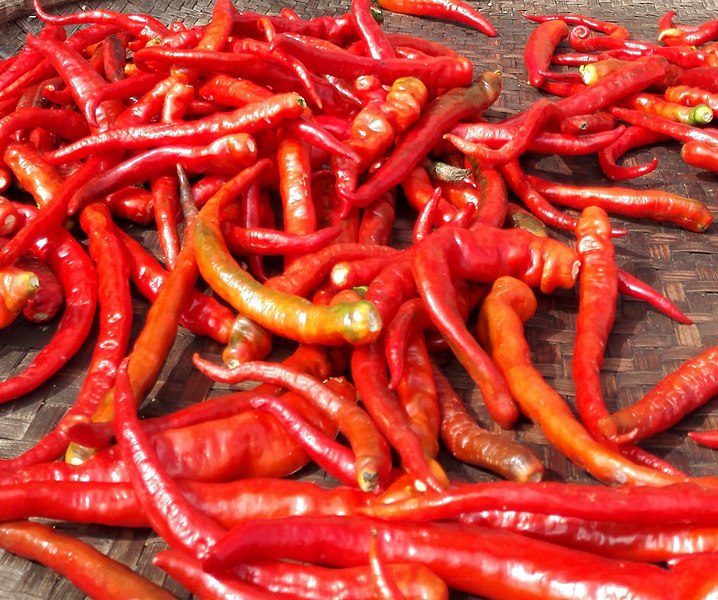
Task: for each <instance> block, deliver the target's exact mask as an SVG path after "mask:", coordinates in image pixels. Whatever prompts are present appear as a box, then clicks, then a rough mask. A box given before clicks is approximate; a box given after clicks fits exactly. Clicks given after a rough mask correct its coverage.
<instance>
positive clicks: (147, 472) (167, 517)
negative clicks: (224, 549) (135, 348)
mask: <svg viewBox="0 0 718 600" xmlns="http://www.w3.org/2000/svg"><path fill="white" fill-rule="evenodd" d="M133 387H134V386H133V384H132V381H131V379H130V374H129V359H125V360H124V361H123V362H122V364H121V365H120V368H119V370H118V372H117V379H116V382H115V394H114V413H115V416H116V419H115V436H116V437H117V441H118V445H119V448H120V451H121V453H122V456H123V458H124V460H125V461H126V462H127V463H128V464H131V465H132V468H131V469H130V478H131V480H132V485H133V487H134V488H135V493H136V494H137V496H138V498H139V500H140V504H141V505H142V507H143V508H144V510H145V513H146V514H147V517H148V520H149V521H150V523H151V524H152V527H153V529H154V530H155V531H157V532H158V533H159V534H160V535H162V537H163V538H164V539H165V540H167V541H168V542H169V543H170V545H171V546H173V547H177V548H182V549H184V550H187V551H189V552H191V553H192V555H193V556H196V557H201V556H203V555H204V554H205V553H206V552H207V551H208V550H209V548H211V547H212V546H213V545H214V544H215V543H216V542H217V541H218V540H219V539H221V537H222V536H223V534H224V528H223V527H222V526H221V525H219V524H217V522H216V521H214V520H213V519H212V518H211V517H209V516H207V515H205V514H204V513H203V512H201V511H199V510H197V509H196V508H195V507H194V506H192V504H190V502H189V501H188V500H187V499H186V498H185V497H184V496H183V495H182V492H181V491H180V489H179V487H178V486H177V484H176V483H175V482H174V481H173V480H172V479H171V478H170V477H169V476H168V475H167V473H166V471H165V469H164V468H163V467H162V465H161V464H160V459H159V457H158V456H157V453H156V451H155V450H154V449H153V448H152V446H151V445H150V441H149V439H148V437H147V435H146V434H145V433H144V432H143V431H142V428H141V427H140V424H139V420H138V419H137V415H136V413H135V410H136V408H135V407H136V406H137V405H138V404H139V403H140V400H139V399H138V398H137V397H136V396H135V395H134V391H133Z"/></svg>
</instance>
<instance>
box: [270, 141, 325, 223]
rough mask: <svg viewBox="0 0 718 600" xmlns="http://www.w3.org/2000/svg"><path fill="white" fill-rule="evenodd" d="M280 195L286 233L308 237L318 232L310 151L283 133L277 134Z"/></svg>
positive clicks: (301, 143)
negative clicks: (313, 199) (313, 198)
mask: <svg viewBox="0 0 718 600" xmlns="http://www.w3.org/2000/svg"><path fill="white" fill-rule="evenodd" d="M277 136H278V140H277V143H278V147H277V162H278V164H280V165H281V168H280V169H279V194H280V197H281V200H282V206H283V209H284V229H285V231H286V232H287V233H295V234H299V235H306V234H309V233H314V232H316V230H317V217H316V213H315V211H314V204H313V201H312V187H311V165H310V159H309V147H308V146H307V145H306V144H305V143H304V142H302V141H300V140H298V139H297V138H296V137H294V136H293V135H291V134H288V133H287V132H285V131H282V130H281V129H280V130H279V131H278V133H277Z"/></svg>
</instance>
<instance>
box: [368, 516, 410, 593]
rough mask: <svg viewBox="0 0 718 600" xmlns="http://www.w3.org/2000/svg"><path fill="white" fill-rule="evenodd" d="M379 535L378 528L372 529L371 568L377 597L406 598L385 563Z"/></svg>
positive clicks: (370, 543) (370, 545)
mask: <svg viewBox="0 0 718 600" xmlns="http://www.w3.org/2000/svg"><path fill="white" fill-rule="evenodd" d="M377 535H378V534H377V532H376V530H375V529H372V530H371V539H370V540H369V569H370V570H371V574H372V577H373V580H374V582H373V583H374V588H375V589H376V593H377V597H378V598H381V599H382V600H405V597H404V595H403V594H402V592H401V590H400V589H399V587H398V586H397V584H396V582H395V581H394V580H393V579H392V577H391V574H390V573H389V569H388V567H387V565H385V564H384V561H383V559H382V556H381V550H380V549H379V542H378V541H377Z"/></svg>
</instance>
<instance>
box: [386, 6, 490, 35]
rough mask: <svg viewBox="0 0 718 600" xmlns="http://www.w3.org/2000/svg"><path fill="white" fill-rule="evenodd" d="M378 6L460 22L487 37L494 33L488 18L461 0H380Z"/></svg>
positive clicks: (393, 10)
mask: <svg viewBox="0 0 718 600" xmlns="http://www.w3.org/2000/svg"><path fill="white" fill-rule="evenodd" d="M379 6H380V7H381V8H383V9H386V10H389V11H391V12H395V13H401V14H406V15H416V16H419V17H431V18H434V19H444V20H448V21H454V22H456V23H462V24H464V25H468V26H469V27H473V28H474V29H478V30H479V31H480V32H481V33H483V34H485V35H488V36H489V37H493V36H495V35H496V29H495V28H494V26H493V25H492V24H491V23H490V22H489V21H488V19H486V17H484V16H483V15H482V14H481V13H479V12H478V11H477V10H476V9H475V8H474V7H473V6H471V5H470V4H469V3H468V2H463V1H462V0H380V1H379Z"/></svg>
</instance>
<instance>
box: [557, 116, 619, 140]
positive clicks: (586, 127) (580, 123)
mask: <svg viewBox="0 0 718 600" xmlns="http://www.w3.org/2000/svg"><path fill="white" fill-rule="evenodd" d="M616 122H617V119H616V117H614V116H613V115H612V114H611V113H609V112H606V111H598V112H595V113H592V114H588V115H575V116H573V117H568V118H566V119H564V120H563V121H561V132H562V133H568V134H576V135H584V134H587V133H597V132H599V131H608V130H610V129H613V128H614V127H615V126H616Z"/></svg>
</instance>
